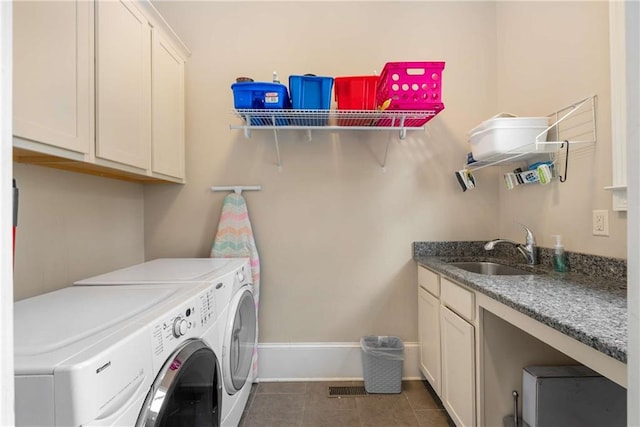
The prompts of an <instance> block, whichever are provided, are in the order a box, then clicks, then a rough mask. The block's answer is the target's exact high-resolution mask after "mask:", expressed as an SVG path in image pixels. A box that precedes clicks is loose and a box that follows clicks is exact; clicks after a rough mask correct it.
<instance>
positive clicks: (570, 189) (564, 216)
mask: <svg viewBox="0 0 640 427" xmlns="http://www.w3.org/2000/svg"><path fill="white" fill-rule="evenodd" d="M608 7H609V5H608V2H606V1H597V2H566V3H564V2H499V3H498V5H497V24H498V27H497V29H498V30H497V40H498V52H499V54H498V81H499V84H498V110H499V111H509V112H512V113H515V114H519V115H546V114H548V113H551V112H553V111H555V110H557V109H558V108H562V107H564V106H566V105H569V104H571V103H573V102H575V101H578V100H580V99H582V98H584V97H586V96H589V95H591V94H596V95H597V106H598V107H597V111H596V113H597V126H598V133H597V144H595V145H591V146H578V145H576V146H574V147H573V148H572V149H571V152H570V154H569V174H568V180H567V181H566V182H565V183H560V182H558V181H555V182H553V183H552V184H550V185H548V186H544V187H543V186H539V185H528V186H523V187H522V188H515V189H513V190H507V189H506V188H504V186H502V185H500V222H499V224H500V234H501V235H503V236H505V237H508V238H512V239H517V240H521V239H522V238H523V237H524V234H523V232H522V230H521V229H520V227H519V226H518V225H517V224H516V222H522V223H524V224H526V225H528V226H529V227H531V228H532V229H533V230H534V231H535V233H536V237H537V239H538V244H539V245H540V246H546V247H550V246H552V245H553V240H552V237H551V235H552V234H562V235H563V239H564V242H565V247H566V248H567V249H568V250H572V251H577V252H584V253H590V254H597V255H605V256H614V257H620V258H626V231H627V229H626V224H627V221H626V218H627V217H626V213H617V212H613V211H611V203H612V202H611V193H610V192H609V191H606V190H604V189H603V188H604V187H606V186H609V185H611V184H612V175H611V118H610V103H611V97H610V87H609V84H610V83H609V21H608V16H609V14H608ZM561 168H562V169H564V166H562V167H561ZM507 169H508V168H503V171H504V170H507ZM594 209H609V228H610V234H611V235H610V237H601V236H593V235H592V232H591V222H592V210H594Z"/></svg>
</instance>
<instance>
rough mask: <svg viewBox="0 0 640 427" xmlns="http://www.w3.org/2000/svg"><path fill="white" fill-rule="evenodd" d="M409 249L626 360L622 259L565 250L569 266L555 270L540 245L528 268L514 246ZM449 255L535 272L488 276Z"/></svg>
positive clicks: (475, 286)
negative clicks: (457, 264)
mask: <svg viewBox="0 0 640 427" xmlns="http://www.w3.org/2000/svg"><path fill="white" fill-rule="evenodd" d="M413 249H414V251H413V253H414V259H415V260H416V262H418V263H419V264H421V265H423V266H425V267H428V268H430V269H432V270H434V271H436V272H438V273H440V274H442V275H443V276H445V277H448V278H450V279H453V280H454V281H456V282H458V283H461V284H463V285H466V286H468V287H469V288H471V289H474V290H476V291H478V292H481V293H483V294H485V295H487V296H489V297H491V298H493V299H495V300H497V301H499V302H501V303H503V304H505V305H507V306H509V307H511V308H513V309H515V310H517V311H519V312H521V313H523V314H526V315H527V316H529V317H532V318H533V319H535V320H537V321H539V322H541V323H543V324H545V325H548V326H550V327H552V328H553V329H556V330H558V331H560V332H562V333H564V334H565V335H568V336H570V337H572V338H575V339H576V340H578V341H580V342H582V343H584V344H586V345H588V346H590V347H593V348H595V349H596V350H598V351H600V352H602V353H604V354H606V355H608V356H611V357H613V358H615V359H617V360H619V361H621V362H624V363H627V289H626V279H625V275H626V262H625V261H624V260H619V259H614V258H603V257H597V256H589V255H584V254H577V253H567V259H568V261H569V262H570V263H571V261H572V260H573V261H574V262H573V265H574V268H572V271H570V272H568V273H557V272H555V271H553V270H552V269H551V266H550V265H548V264H547V263H545V262H544V261H546V259H547V258H546V257H547V255H548V254H546V251H548V249H545V248H539V250H540V252H541V253H540V260H541V264H540V265H536V266H534V268H532V267H529V266H527V265H524V264H520V263H519V262H520V259H521V257H520V255H519V254H518V253H517V252H515V253H511V254H509V253H504V252H502V253H501V252H498V251H495V252H486V251H484V250H483V248H482V242H415V243H414V246H413ZM487 255H491V256H492V257H487ZM453 261H493V262H498V263H501V264H507V265H511V266H514V267H518V268H521V269H524V270H527V269H528V270H530V271H533V272H535V273H537V274H535V275H530V276H489V275H484V274H477V273H470V272H467V271H465V270H462V269H460V268H457V267H455V266H453V265H451V264H449V262H453ZM570 265H571V264H570Z"/></svg>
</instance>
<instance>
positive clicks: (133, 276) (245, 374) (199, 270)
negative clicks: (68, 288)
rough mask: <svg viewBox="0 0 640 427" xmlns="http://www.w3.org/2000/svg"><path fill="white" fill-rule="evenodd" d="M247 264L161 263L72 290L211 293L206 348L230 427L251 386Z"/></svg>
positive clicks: (251, 303)
mask: <svg viewBox="0 0 640 427" xmlns="http://www.w3.org/2000/svg"><path fill="white" fill-rule="evenodd" d="M250 279H251V267H250V264H249V258H160V259H156V260H153V261H148V262H144V263H141V264H137V265H133V266H131V267H127V268H123V269H120V270H115V271H113V272H110V273H105V274H101V275H99V276H94V277H91V278H88V279H84V280H80V281H77V282H75V285H85V286H86V285H100V286H104V285H110V286H113V285H125V284H126V285H131V284H138V285H159V284H162V283H168V282H170V283H180V284H187V285H189V284H200V283H202V282H203V281H204V282H207V283H209V284H210V285H212V286H214V288H215V297H214V300H215V307H216V312H217V315H218V318H217V319H216V328H217V333H218V334H219V337H220V339H219V342H218V344H217V345H216V344H214V343H211V344H210V345H211V347H212V348H213V349H214V351H215V353H216V355H218V358H219V359H221V360H222V362H221V363H222V378H223V383H224V387H223V393H222V411H221V414H222V415H221V420H222V423H221V425H222V426H225V427H226V426H228V427H235V426H237V425H238V424H239V422H240V418H241V417H242V413H243V411H244V408H245V406H246V403H247V400H248V398H249V394H250V392H251V384H252V383H253V381H254V380H255V378H253V376H252V372H253V370H252V360H253V353H254V351H255V349H256V346H257V334H256V331H257V316H256V313H257V311H256V306H255V300H254V298H253V285H252V284H251V283H250Z"/></svg>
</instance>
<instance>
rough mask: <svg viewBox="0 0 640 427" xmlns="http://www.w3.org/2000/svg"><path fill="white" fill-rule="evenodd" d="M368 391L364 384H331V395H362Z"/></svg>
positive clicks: (365, 394)
mask: <svg viewBox="0 0 640 427" xmlns="http://www.w3.org/2000/svg"><path fill="white" fill-rule="evenodd" d="M367 395H368V393H367V391H366V390H365V389H364V387H363V386H335V387H334V386H329V397H361V396H367Z"/></svg>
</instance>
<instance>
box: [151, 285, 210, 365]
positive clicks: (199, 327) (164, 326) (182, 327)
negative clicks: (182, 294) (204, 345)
mask: <svg viewBox="0 0 640 427" xmlns="http://www.w3.org/2000/svg"><path fill="white" fill-rule="evenodd" d="M214 292H215V289H214V287H213V286H210V287H208V288H207V289H206V290H203V291H202V292H200V293H199V294H197V295H196V296H194V297H192V298H191V299H190V300H189V301H188V302H186V303H183V304H181V305H180V306H178V307H176V308H175V309H173V310H171V311H170V312H167V313H166V314H165V315H163V316H162V317H161V318H159V319H158V320H157V321H156V322H155V323H154V324H153V325H152V327H151V341H152V346H153V356H154V360H157V362H158V363H163V362H164V359H165V358H166V357H167V356H168V354H170V352H172V351H173V350H174V349H175V348H176V347H177V346H178V345H179V344H180V343H181V342H182V341H185V340H187V339H190V338H198V337H201V336H202V334H203V332H204V331H205V330H207V329H208V328H209V326H210V324H211V323H213V322H214V321H215V317H216V316H215V304H214V299H213V296H214Z"/></svg>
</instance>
